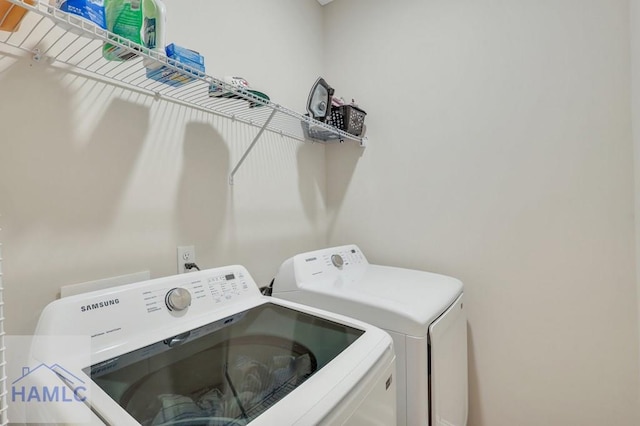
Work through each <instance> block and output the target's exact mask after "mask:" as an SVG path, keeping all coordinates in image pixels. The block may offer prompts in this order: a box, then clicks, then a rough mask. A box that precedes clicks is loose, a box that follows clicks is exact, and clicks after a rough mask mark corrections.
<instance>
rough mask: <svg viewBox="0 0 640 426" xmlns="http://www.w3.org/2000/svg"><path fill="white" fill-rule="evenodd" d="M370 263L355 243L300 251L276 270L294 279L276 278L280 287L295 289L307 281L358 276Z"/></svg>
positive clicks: (330, 280) (279, 274)
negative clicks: (304, 251)
mask: <svg viewBox="0 0 640 426" xmlns="http://www.w3.org/2000/svg"><path fill="white" fill-rule="evenodd" d="M368 265H369V262H368V261H367V258H366V257H365V255H364V253H362V250H360V248H359V247H358V246H357V245H355V244H350V245H346V246H340V247H332V248H327V249H322V250H316V251H311V252H307V253H302V254H298V255H296V256H294V257H292V258H290V259H288V260H287V261H285V262H284V263H283V264H282V266H281V267H280V270H279V271H278V274H277V277H279V278H281V277H295V279H276V284H277V289H278V291H279V292H282V291H295V290H297V289H298V288H299V287H300V286H304V285H305V283H314V285H322V282H323V281H325V280H326V281H328V282H331V283H335V281H336V280H339V281H340V280H341V281H344V280H347V281H351V280H355V279H357V278H359V277H360V276H361V275H362V273H364V271H365V270H366V268H367V266H368ZM274 288H275V286H274Z"/></svg>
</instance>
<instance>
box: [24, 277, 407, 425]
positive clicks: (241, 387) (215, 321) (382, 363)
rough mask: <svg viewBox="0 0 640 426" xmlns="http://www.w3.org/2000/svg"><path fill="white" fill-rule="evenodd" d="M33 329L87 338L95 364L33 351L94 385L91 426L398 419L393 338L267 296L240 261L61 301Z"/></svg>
mask: <svg viewBox="0 0 640 426" xmlns="http://www.w3.org/2000/svg"><path fill="white" fill-rule="evenodd" d="M37 334H40V335H45V336H58V335H80V336H91V362H90V363H89V364H87V363H86V362H85V363H83V362H81V361H78V360H77V359H75V352H76V349H77V348H71V347H64V346H61V345H55V344H49V346H47V345H48V344H47V343H46V340H45V343H44V344H39V345H35V346H34V349H33V355H34V356H35V357H36V358H38V357H40V359H44V356H45V355H44V354H47V357H48V359H51V354H52V353H55V360H56V362H57V364H58V365H56V366H55V368H56V369H57V370H58V371H59V370H60V367H61V366H62V367H64V369H65V371H67V372H69V373H70V374H71V375H73V377H74V378H75V379H78V380H79V383H83V384H84V387H87V386H89V388H90V392H89V396H88V397H87V398H86V399H85V400H84V401H83V403H84V406H86V409H85V408H83V410H85V411H86V412H87V413H88V414H87V416H88V417H87V421H86V424H109V425H117V426H126V425H137V424H163V425H178V424H180V425H208V426H213V425H215V426H221V425H227V424H229V425H234V426H235V425H244V424H248V423H250V424H251V425H252V426H253V425H256V426H259V425H269V426H271V425H276V424H278V425H311V424H314V425H315V424H323V425H334V424H348V425H362V426H365V425H373V424H377V425H384V426H387V425H390V424H395V421H396V420H395V419H396V406H395V403H396V390H395V389H396V385H395V377H393V375H394V374H395V354H394V352H393V342H392V340H391V338H390V337H389V336H388V335H387V334H386V333H385V332H384V331H382V330H380V329H378V328H376V327H373V326H371V325H368V324H366V323H363V322H360V321H356V320H352V319H350V318H347V317H344V316H342V315H336V314H332V313H328V312H325V311H322V310H320V309H316V308H311V307H307V306H302V305H298V304H296V303H292V302H288V301H281V300H278V299H274V298H270V297H266V296H263V295H262V294H261V293H260V291H259V290H258V287H257V286H256V284H255V282H254V280H253V279H252V278H251V276H250V275H249V273H248V272H247V270H246V269H245V268H244V267H242V266H228V267H224V268H216V269H209V270H205V271H200V272H193V273H187V274H182V275H176V276H172V277H164V278H159V279H154V280H149V281H143V282H140V283H136V284H130V285H125V286H118V287H114V288H111V289H106V290H99V291H94V292H90V293H85V294H80V295H75V296H70V297H66V298H63V299H59V300H56V301H54V302H52V303H51V304H49V305H48V306H47V307H46V308H45V309H44V311H43V312H42V315H41V317H40V321H39V323H38V328H37ZM41 366H42V364H41V365H40V366H39V367H41ZM48 367H49V369H52V368H51V367H52V366H51V365H48ZM78 380H76V382H78ZM67 386H70V385H69V384H68V383H67ZM76 390H77V389H74V390H73V391H74V394H75V393H76ZM51 414H52V415H54V414H55V415H56V416H60V415H63V414H64V413H60V412H55V413H54V412H52V413H51Z"/></svg>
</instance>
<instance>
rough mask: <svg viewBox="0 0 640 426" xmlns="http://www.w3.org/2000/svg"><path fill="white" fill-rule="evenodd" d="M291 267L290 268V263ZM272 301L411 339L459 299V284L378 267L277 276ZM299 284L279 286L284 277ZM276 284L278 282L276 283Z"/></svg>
mask: <svg viewBox="0 0 640 426" xmlns="http://www.w3.org/2000/svg"><path fill="white" fill-rule="evenodd" d="M294 263H295V262H294ZM282 272H283V273H282V274H280V273H279V274H278V275H277V276H276V279H275V281H274V286H273V295H274V296H276V297H281V298H284V299H289V300H293V301H296V302H300V303H304V304H308V305H310V306H315V307H319V308H322V309H326V310H329V311H333V312H337V313H340V314H343V315H348V316H351V317H354V318H357V319H360V320H362V321H365V322H369V323H371V324H373V325H376V326H378V327H381V328H384V329H387V330H391V331H395V332H398V333H402V334H408V335H412V336H425V335H426V334H427V331H428V327H429V324H431V323H432V322H433V321H434V320H435V319H436V318H438V317H439V316H440V315H441V314H442V313H443V312H444V311H445V310H446V309H447V308H448V307H449V306H450V305H451V304H452V303H453V302H454V301H455V300H456V298H457V297H458V296H459V295H460V294H462V290H463V285H462V282H461V281H460V280H458V279H456V278H452V277H448V276H445V275H440V274H434V273H431V272H424V271H416V270H411V269H403V268H396V267H390V266H380V265H371V264H366V265H359V267H357V268H354V269H350V270H347V269H346V268H345V270H343V271H339V273H335V272H332V271H329V273H326V274H324V273H316V274H315V275H313V276H310V275H307V276H304V277H303V275H304V274H301V273H298V272H299V271H296V273H295V274H289V273H286V271H282ZM294 276H295V277H297V278H302V280H300V281H298V282H296V283H295V286H294V287H295V288H294V289H293V291H282V289H290V288H291V283H284V282H283V280H286V279H287V277H294ZM279 280H280V281H279Z"/></svg>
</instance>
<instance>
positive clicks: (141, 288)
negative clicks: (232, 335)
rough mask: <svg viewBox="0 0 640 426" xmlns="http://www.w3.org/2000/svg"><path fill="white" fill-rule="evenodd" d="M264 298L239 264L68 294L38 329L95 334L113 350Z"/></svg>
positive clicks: (94, 341) (46, 312)
mask: <svg viewBox="0 0 640 426" xmlns="http://www.w3.org/2000/svg"><path fill="white" fill-rule="evenodd" d="M263 297H264V296H262V294H261V293H260V290H259V289H258V286H257V285H256V283H255V281H254V280H253V278H251V276H250V275H249V272H247V270H246V269H245V268H244V267H242V266H240V265H234V266H228V267H222V268H215V269H208V270H203V271H197V272H189V273H186V274H180V275H174V276H169V277H162V278H157V279H153V280H147V281H142V282H138V283H134V284H127V285H122V286H117V287H111V288H107V289H104V290H98V291H93V292H89V293H84V294H77V295H74V296H69V297H64V298H62V299H58V300H56V301H54V302H52V303H50V304H49V305H48V306H47V307H46V308H45V310H44V311H43V313H42V316H41V320H40V322H39V324H38V328H39V330H40V332H41V333H42V334H72V335H87V336H91V338H92V345H95V348H98V349H99V348H109V347H114V346H115V345H118V344H122V343H123V342H127V341H130V340H131V339H134V336H145V335H148V334H149V333H152V332H155V331H157V330H168V329H170V328H175V327H179V326H180V323H181V321H188V320H190V319H195V318H198V317H202V316H203V315H212V316H215V315H216V311H218V310H220V311H222V310H225V311H226V310H228V308H229V307H230V306H231V305H243V306H244V305H247V304H251V303H254V302H256V303H257V302H258V301H259V299H262V298H263ZM98 349H96V350H98Z"/></svg>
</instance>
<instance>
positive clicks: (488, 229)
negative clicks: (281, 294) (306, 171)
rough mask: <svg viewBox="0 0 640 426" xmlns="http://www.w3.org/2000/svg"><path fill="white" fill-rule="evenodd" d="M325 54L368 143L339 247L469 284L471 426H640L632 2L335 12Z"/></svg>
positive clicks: (334, 220)
mask: <svg viewBox="0 0 640 426" xmlns="http://www.w3.org/2000/svg"><path fill="white" fill-rule="evenodd" d="M325 40H326V41H325V42H326V47H325V52H326V53H327V58H326V59H327V64H329V65H328V67H327V71H326V73H325V74H326V75H325V77H326V78H327V81H329V83H330V84H332V85H333V86H334V87H335V88H336V92H337V93H338V94H342V95H344V97H345V98H348V99H349V98H352V97H354V98H355V99H356V100H357V101H358V102H359V103H360V104H361V105H362V106H363V107H364V109H365V110H367V111H368V112H369V115H368V116H367V124H368V132H369V136H370V138H371V143H370V146H369V147H368V148H367V149H366V150H365V151H364V153H362V152H361V151H359V150H358V149H357V148H353V147H352V148H350V149H344V148H343V147H330V148H327V152H328V159H327V188H328V200H329V214H330V217H329V218H330V228H329V231H330V243H331V244H340V243H347V242H354V243H357V244H359V245H360V246H361V247H362V249H363V250H364V251H365V253H367V254H368V256H369V258H370V260H371V261H373V262H377V263H386V264H393V265H399V266H406V267H414V268H420V269H427V270H431V271H436V272H441V273H446V274H450V275H453V276H456V277H459V278H461V279H462V280H463V281H464V282H465V285H466V287H465V292H466V297H467V302H468V303H467V306H468V309H469V311H468V312H469V345H470V365H469V374H470V421H469V425H470V426H513V425H518V426H526V425H531V426H539V425H543V424H545V425H563V424H566V425H581V426H589V425H592V426H600V425H604V424H609V425H617V426H634V425H637V424H640V419H639V417H638V410H639V405H638V377H639V375H638V360H639V358H638V346H639V345H638V316H637V310H638V299H637V296H636V281H635V260H634V202H633V194H634V187H633V185H634V183H633V182H634V180H633V179H634V178H633V155H632V154H633V146H632V137H631V122H630V101H631V99H630V93H631V92H630V54H629V51H630V50H629V49H630V47H629V40H630V25H629V2H628V1H622V0H615V1H613V0H587V1H585V0H561V1H558V0H554V1H550V0H549V1H546V0H545V1H518V2H508V1H498V0H480V1H478V0H473V1H471V0H453V1H452V0H428V1H424V0H403V1H389V0H387V1H385V0H339V1H334V2H332V3H331V4H330V5H328V6H326V7H325Z"/></svg>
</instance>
